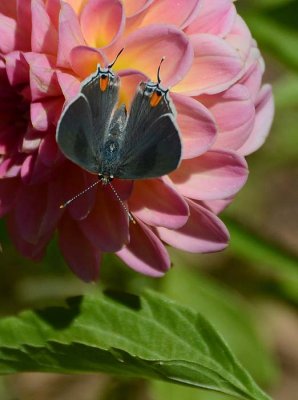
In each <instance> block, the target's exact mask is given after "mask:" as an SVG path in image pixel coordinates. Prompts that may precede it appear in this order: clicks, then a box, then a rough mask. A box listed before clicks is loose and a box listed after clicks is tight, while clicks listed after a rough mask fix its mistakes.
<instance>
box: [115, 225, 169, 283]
mask: <svg viewBox="0 0 298 400" xmlns="http://www.w3.org/2000/svg"><path fill="white" fill-rule="evenodd" d="M117 255H118V256H119V257H120V258H121V259H122V260H123V261H124V262H125V263H126V264H128V265H129V266H130V267H131V268H132V269H134V270H135V271H138V272H140V273H142V274H144V275H149V276H154V277H159V276H162V275H164V273H165V272H166V271H167V270H168V269H169V268H170V265H171V262H170V258H169V255H168V253H167V251H166V249H165V247H164V246H163V244H162V243H161V241H160V240H159V238H158V237H157V236H156V235H155V234H154V233H153V232H152V231H151V229H150V228H148V227H147V226H146V225H145V224H144V223H143V222H141V221H140V220H137V223H136V224H131V225H130V241H129V244H128V245H126V246H125V247H124V248H123V249H122V250H120V251H118V252H117Z"/></svg>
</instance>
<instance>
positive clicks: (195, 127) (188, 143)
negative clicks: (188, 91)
mask: <svg viewBox="0 0 298 400" xmlns="http://www.w3.org/2000/svg"><path fill="white" fill-rule="evenodd" d="M171 97H172V99H173V101H174V104H175V107H176V109H177V122H178V126H179V129H180V131H181V134H182V140H183V147H182V150H183V153H182V158H183V159H185V158H193V157H197V156H199V155H201V154H203V153H205V152H206V151H207V150H208V149H209V148H210V147H211V145H212V144H213V143H214V141H215V138H216V134H217V128H216V124H215V120H214V118H213V116H212V114H211V113H210V111H209V110H208V109H207V108H206V107H205V106H204V105H203V104H201V103H200V102H199V101H197V100H195V99H193V98H191V97H188V96H184V95H181V94H178V93H172V94H171Z"/></svg>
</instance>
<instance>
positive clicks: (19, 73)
mask: <svg viewBox="0 0 298 400" xmlns="http://www.w3.org/2000/svg"><path fill="white" fill-rule="evenodd" d="M5 61H6V71H7V77H8V79H9V82H10V84H11V85H12V86H14V85H19V84H23V83H27V82H28V80H29V67H28V63H27V61H26V59H25V57H24V56H23V54H22V53H21V52H20V51H13V52H11V53H9V54H7V55H6V57H5Z"/></svg>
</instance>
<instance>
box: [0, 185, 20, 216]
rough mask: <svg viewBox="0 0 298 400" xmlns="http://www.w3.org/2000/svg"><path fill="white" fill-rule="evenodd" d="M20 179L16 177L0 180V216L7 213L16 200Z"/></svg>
mask: <svg viewBox="0 0 298 400" xmlns="http://www.w3.org/2000/svg"><path fill="white" fill-rule="evenodd" d="M19 189H20V180H19V179H17V178H11V179H1V180H0V217H1V218H2V217H3V216H4V215H5V214H7V213H8V212H9V211H10V210H11V209H12V208H13V207H14V206H15V203H16V201H17V197H18V192H19Z"/></svg>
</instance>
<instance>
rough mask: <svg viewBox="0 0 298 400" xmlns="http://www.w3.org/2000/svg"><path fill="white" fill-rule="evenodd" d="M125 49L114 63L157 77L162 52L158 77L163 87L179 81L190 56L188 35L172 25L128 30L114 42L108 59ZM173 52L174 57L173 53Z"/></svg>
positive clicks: (153, 77) (191, 54) (187, 68)
mask: <svg viewBox="0 0 298 400" xmlns="http://www.w3.org/2000/svg"><path fill="white" fill-rule="evenodd" d="M120 45H121V47H124V48H125V50H124V52H123V53H122V54H121V57H120V58H119V61H117V63H116V65H115V67H116V70H117V69H131V68H132V69H135V70H139V71H142V73H143V74H145V75H147V76H149V77H150V78H151V79H153V80H156V73H157V68H158V65H159V63H160V60H161V58H162V57H163V56H165V57H166V60H165V61H164V63H163V65H162V68H161V80H162V84H163V86H165V87H169V86H172V85H174V84H175V83H176V82H178V81H179V80H180V79H181V78H182V77H183V76H184V75H185V74H186V72H187V71H188V70H189V68H190V66H191V64H192V60H193V50H192V47H191V45H190V43H189V40H188V38H187V36H186V35H185V34H184V33H182V32H181V31H180V30H179V29H177V28H175V27H174V26H171V25H150V26H148V27H145V28H141V29H139V30H138V31H136V32H133V33H132V34H130V35H129V36H128V37H127V38H126V39H125V40H124V41H122V42H121V43H117V46H116V47H115V48H114V49H113V52H112V53H109V59H113V58H114V57H115V54H116V53H117V52H118V51H119V48H121V47H120ZM173 54H175V57H173Z"/></svg>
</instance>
